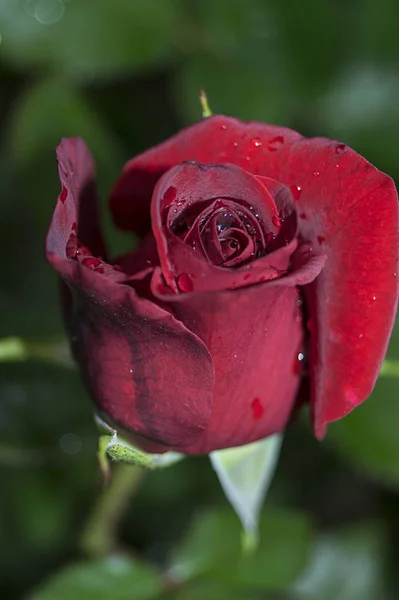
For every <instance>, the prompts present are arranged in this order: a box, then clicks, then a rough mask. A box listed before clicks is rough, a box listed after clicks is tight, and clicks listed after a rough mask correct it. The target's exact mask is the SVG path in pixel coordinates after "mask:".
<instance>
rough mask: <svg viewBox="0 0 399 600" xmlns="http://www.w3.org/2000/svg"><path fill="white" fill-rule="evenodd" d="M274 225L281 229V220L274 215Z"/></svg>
mask: <svg viewBox="0 0 399 600" xmlns="http://www.w3.org/2000/svg"><path fill="white" fill-rule="evenodd" d="M272 223H273V225H275V226H276V227H280V219H279V218H278V217H277V216H276V215H273V217H272Z"/></svg>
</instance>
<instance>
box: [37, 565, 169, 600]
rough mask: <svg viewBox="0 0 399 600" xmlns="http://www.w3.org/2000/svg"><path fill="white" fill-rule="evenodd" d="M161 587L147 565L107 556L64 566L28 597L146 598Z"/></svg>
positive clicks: (77, 599) (47, 599)
mask: <svg viewBox="0 0 399 600" xmlns="http://www.w3.org/2000/svg"><path fill="white" fill-rule="evenodd" d="M161 590H162V582H161V579H160V577H159V576H158V574H157V573H156V571H155V570H153V569H151V568H150V567H149V566H148V565H146V564H144V563H139V562H138V561H136V560H133V559H132V558H129V557H127V556H111V557H109V558H106V559H102V560H95V561H88V562H80V563H76V564H74V565H72V566H70V567H67V568H65V569H64V570H62V571H61V572H59V573H58V574H56V575H55V576H54V577H52V578H51V579H50V580H48V581H47V582H45V583H44V584H43V585H42V587H41V588H40V589H38V590H37V591H36V592H34V593H33V594H32V595H30V596H29V597H28V600H55V599H57V600H110V599H111V598H112V600H132V599H133V598H134V600H150V599H152V598H156V597H157V596H158V594H159V593H160V592H161Z"/></svg>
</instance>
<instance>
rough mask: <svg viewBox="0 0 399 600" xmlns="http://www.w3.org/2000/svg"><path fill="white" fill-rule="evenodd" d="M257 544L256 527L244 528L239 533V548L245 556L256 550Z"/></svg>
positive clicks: (257, 534) (257, 533)
mask: <svg viewBox="0 0 399 600" xmlns="http://www.w3.org/2000/svg"><path fill="white" fill-rule="evenodd" d="M258 546H259V532H258V529H257V528H256V529H249V530H246V529H244V530H243V532H242V534H241V548H242V553H243V554H244V555H245V556H249V555H250V554H252V553H253V552H256V550H257V548H258Z"/></svg>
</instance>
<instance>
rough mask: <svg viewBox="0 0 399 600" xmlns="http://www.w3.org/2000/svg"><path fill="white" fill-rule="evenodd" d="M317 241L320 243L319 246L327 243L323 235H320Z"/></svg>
mask: <svg viewBox="0 0 399 600" xmlns="http://www.w3.org/2000/svg"><path fill="white" fill-rule="evenodd" d="M317 241H318V242H319V244H323V243H324V242H325V241H326V238H325V237H323V236H322V235H318V236H317Z"/></svg>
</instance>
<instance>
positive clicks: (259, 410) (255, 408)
mask: <svg viewBox="0 0 399 600" xmlns="http://www.w3.org/2000/svg"><path fill="white" fill-rule="evenodd" d="M251 409H252V418H253V420H254V421H258V420H259V419H260V418H261V417H262V416H263V413H264V412H265V409H264V408H263V406H262V403H261V401H260V398H254V400H252V402H251Z"/></svg>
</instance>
